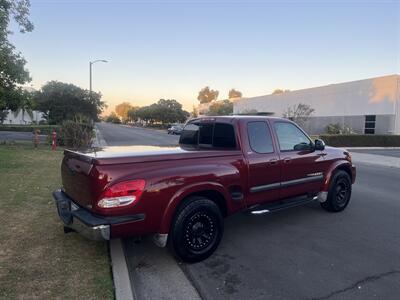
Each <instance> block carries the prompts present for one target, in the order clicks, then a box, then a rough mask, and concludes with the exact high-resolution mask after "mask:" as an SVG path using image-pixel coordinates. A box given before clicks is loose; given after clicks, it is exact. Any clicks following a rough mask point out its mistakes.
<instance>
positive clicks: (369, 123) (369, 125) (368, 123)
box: [364, 115, 376, 134]
mask: <svg viewBox="0 0 400 300" xmlns="http://www.w3.org/2000/svg"><path fill="white" fill-rule="evenodd" d="M375 122H376V116H375V115H369V116H365V125H364V133H365V134H375Z"/></svg>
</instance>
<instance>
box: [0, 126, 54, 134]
mask: <svg viewBox="0 0 400 300" xmlns="http://www.w3.org/2000/svg"><path fill="white" fill-rule="evenodd" d="M53 128H55V129H56V130H57V131H59V129H60V128H61V126H59V125H33V124H32V125H0V131H18V132H34V131H35V129H39V130H40V134H49V133H51V132H53Z"/></svg>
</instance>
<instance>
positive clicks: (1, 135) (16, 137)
mask: <svg viewBox="0 0 400 300" xmlns="http://www.w3.org/2000/svg"><path fill="white" fill-rule="evenodd" d="M33 137H34V135H33V133H32V132H17V131H0V141H33ZM39 138H40V141H42V142H44V141H46V135H39Z"/></svg>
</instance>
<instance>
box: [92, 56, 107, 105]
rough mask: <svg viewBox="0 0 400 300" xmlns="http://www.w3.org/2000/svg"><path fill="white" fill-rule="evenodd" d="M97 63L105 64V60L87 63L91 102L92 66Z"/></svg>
mask: <svg viewBox="0 0 400 300" xmlns="http://www.w3.org/2000/svg"><path fill="white" fill-rule="evenodd" d="M97 62H103V63H106V62H108V61H106V60H105V59H98V60H94V61H89V99H90V100H92V66H93V65H94V64H95V63H97Z"/></svg>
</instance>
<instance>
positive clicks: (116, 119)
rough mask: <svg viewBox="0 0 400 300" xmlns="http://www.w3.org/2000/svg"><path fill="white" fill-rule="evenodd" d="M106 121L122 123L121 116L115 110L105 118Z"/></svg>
mask: <svg viewBox="0 0 400 300" xmlns="http://www.w3.org/2000/svg"><path fill="white" fill-rule="evenodd" d="M105 121H106V122H108V123H116V124H119V123H121V120H120V119H119V117H118V116H117V114H116V113H115V112H112V113H111V114H109V115H108V116H107V117H106V118H105Z"/></svg>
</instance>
